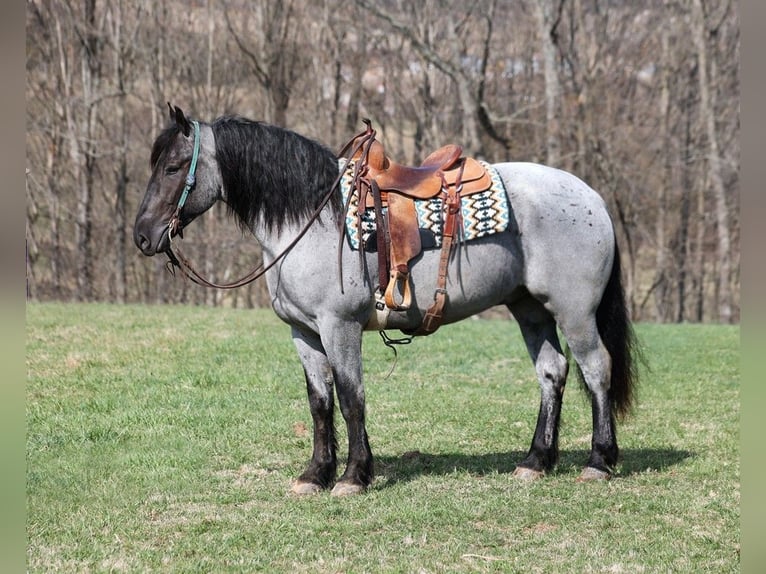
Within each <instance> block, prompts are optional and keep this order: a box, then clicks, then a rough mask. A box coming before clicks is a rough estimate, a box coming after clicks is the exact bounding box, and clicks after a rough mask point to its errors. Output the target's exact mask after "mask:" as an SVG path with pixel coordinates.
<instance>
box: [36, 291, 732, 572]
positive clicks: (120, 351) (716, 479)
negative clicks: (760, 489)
mask: <svg viewBox="0 0 766 574" xmlns="http://www.w3.org/2000/svg"><path fill="white" fill-rule="evenodd" d="M637 331H638V334H639V336H640V338H641V339H642V341H643V343H644V346H645V354H646V357H647V359H648V361H649V363H650V366H651V371H650V372H644V373H643V381H642V385H641V388H640V390H639V393H638V398H639V403H638V408H637V409H636V412H635V414H634V416H633V417H632V418H630V419H629V420H628V421H627V422H626V423H623V424H622V425H620V427H619V430H618V433H619V434H618V436H619V439H620V446H621V449H622V454H623V456H622V462H621V464H620V466H619V469H618V474H617V476H616V477H615V478H614V479H613V480H611V481H610V482H606V483H601V484H578V483H576V482H575V479H576V478H577V476H578V473H579V471H580V468H581V466H582V465H583V464H584V462H585V460H586V457H587V451H588V448H589V444H590V432H591V429H590V409H589V407H588V404H587V402H586V401H585V400H584V395H583V393H582V391H581V390H580V389H579V388H578V385H577V383H576V382H574V381H573V382H572V383H571V384H570V386H569V390H568V392H567V395H566V398H565V404H564V415H563V426H562V430H561V449H562V455H561V461H560V464H559V466H558V468H557V470H556V471H555V472H554V473H552V474H551V475H550V476H548V477H547V478H546V479H545V480H542V481H538V482H536V483H533V484H523V483H519V482H517V481H515V480H514V479H513V477H512V476H511V472H512V471H513V468H514V465H515V463H516V462H518V461H519V460H520V459H521V457H522V456H523V454H524V453H525V451H526V449H527V447H528V445H529V441H530V440H531V436H532V432H533V429H534V423H535V417H536V415H537V408H538V401H539V396H538V390H537V383H536V381H535V378H534V373H533V370H532V367H531V364H530V362H529V359H528V358H527V356H526V352H525V350H524V346H523V343H522V340H521V337H520V336H519V334H518V331H517V328H516V326H515V324H513V323H512V322H510V321H502V320H493V321H486V320H475V321H473V320H469V321H464V322H463V323H460V324H458V325H454V326H448V327H445V328H443V330H442V331H440V332H439V333H438V334H436V335H434V336H432V337H429V338H425V339H420V340H416V341H414V342H413V344H412V345H410V346H409V347H403V348H400V349H399V361H398V364H397V366H396V369H395V370H394V372H393V374H392V375H391V376H390V377H389V378H388V379H386V374H387V373H388V371H389V369H390V368H391V365H392V355H391V353H390V351H388V350H387V349H386V348H385V347H383V345H382V344H381V342H380V340H379V338H378V336H377V334H369V335H367V336H366V337H365V342H364V354H365V381H366V391H367V398H368V401H367V403H368V430H369V433H370V441H371V445H372V448H373V452H374V453H375V455H376V472H377V479H376V482H375V484H374V486H373V488H371V489H370V490H369V491H368V492H367V493H366V494H364V495H362V496H358V497H352V498H347V499H334V498H332V497H330V496H329V494H321V495H318V496H315V497H309V498H296V497H293V496H290V495H288V494H287V492H288V489H289V485H290V481H291V479H293V478H295V477H296V476H297V475H298V474H299V473H300V472H301V471H302V470H303V467H304V465H305V464H306V463H307V462H308V458H309V456H310V447H311V431H310V426H311V422H310V421H311V419H310V416H309V412H308V405H307V401H306V398H305V389H304V384H303V377H302V371H301V367H300V364H299V362H298V359H297V356H296V355H295V353H294V350H293V347H292V343H291V341H290V337H289V329H288V328H287V327H285V326H284V325H282V324H281V323H280V322H279V321H278V320H277V319H276V318H275V317H274V315H273V314H272V313H271V312H270V311H266V310H256V311H243V310H229V309H209V308H191V307H180V306H175V307H148V306H147V307H142V306H108V305H74V304H66V305H65V304H30V305H29V306H28V307H27V373H28V379H27V534H28V540H29V543H28V551H27V565H28V570H29V571H30V572H53V571H61V572H146V571H162V572H252V571H258V570H262V571H266V572H354V573H356V572H375V573H377V572H434V573H437V572H438V573H441V572H545V573H548V572H552V573H556V572H631V573H632V572H737V571H739V539H740V528H739V492H740V487H739V485H740V477H739V469H740V459H739V390H740V380H739V328H738V327H726V326H713V325H662V326H660V325H638V326H637ZM338 418H339V420H340V417H338ZM339 435H340V436H339V439H340V443H341V458H343V459H345V444H344V443H345V433H344V432H343V429H342V425H341V424H339Z"/></svg>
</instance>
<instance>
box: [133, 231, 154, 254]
mask: <svg viewBox="0 0 766 574" xmlns="http://www.w3.org/2000/svg"><path fill="white" fill-rule="evenodd" d="M134 239H135V242H136V247H138V248H139V249H140V250H141V251H143V252H144V253H146V252H147V251H149V247H151V244H152V242H151V240H150V239H149V238H148V237H147V236H146V235H144V234H143V233H136V235H135V237H134Z"/></svg>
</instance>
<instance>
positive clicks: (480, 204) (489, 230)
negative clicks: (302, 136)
mask: <svg viewBox="0 0 766 574" xmlns="http://www.w3.org/2000/svg"><path fill="white" fill-rule="evenodd" d="M478 163H479V164H481V166H482V167H483V168H484V169H485V170H486V173H487V174H489V177H490V179H491V184H490V186H489V188H488V189H486V190H483V191H479V192H474V193H471V194H465V195H461V197H460V204H461V205H460V214H461V217H460V219H461V221H462V225H461V227H460V229H459V240H460V241H471V240H473V239H478V238H480V237H486V236H488V235H492V234H494V233H501V232H503V231H506V230H507V229H508V225H509V222H510V209H511V208H510V203H509V201H508V195H507V193H506V190H505V186H504V185H503V181H502V180H501V179H500V175H499V174H498V173H497V171H496V170H495V169H494V168H493V167H492V166H491V165H490V164H489V163H487V162H485V161H481V160H479V161H478ZM338 164H339V169H342V170H343V176H342V178H341V182H340V189H341V194H342V196H343V204H344V205H346V203H347V202H348V196H349V193H350V192H351V189H352V183H353V173H354V167H355V161H354V160H349V159H345V158H341V159H339V160H338ZM414 201H415V210H416V212H417V217H418V227H419V228H420V230H421V235H422V234H423V233H425V235H427V236H429V237H432V238H433V241H428V242H426V243H424V244H423V248H424V249H437V248H440V247H441V245H442V230H443V228H444V200H443V199H442V197H441V195H437V196H436V197H432V198H430V199H415V200H414ZM371 203H372V202H371V200H370V201H367V202H366V205H365V207H364V210H363V212H362V214H361V216H362V217H361V229H359V228H358V225H357V223H358V221H359V220H358V219H357V215H358V213H359V198H358V196H357V195H356V194H354V195H353V196H352V198H351V201H350V203H349V204H348V211H347V212H346V225H345V227H346V235H347V237H348V241H349V244H350V245H351V248H352V249H354V250H358V249H360V248H362V249H364V248H366V247H367V246H368V243H369V239H370V236H371V235H372V234H373V233H374V232H375V231H376V229H377V226H376V219H375V209H374V208H373V206H372V204H371ZM387 209H388V207H387V205H386V204H385V202H384V205H383V213H386V212H387ZM373 247H374V243H373Z"/></svg>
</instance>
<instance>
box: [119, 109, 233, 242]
mask: <svg viewBox="0 0 766 574" xmlns="http://www.w3.org/2000/svg"><path fill="white" fill-rule="evenodd" d="M168 107H169V108H170V119H171V124H170V126H169V127H167V128H166V129H165V130H163V132H162V133H161V134H160V135H159V136H158V137H157V139H156V140H155V142H154V145H153V146H152V155H151V166H152V176H151V178H150V179H149V184H148V185H147V188H146V194H145V195H144V199H143V200H142V201H141V205H140V206H139V208H138V213H137V214H136V223H135V226H134V228H133V240H134V241H135V243H136V246H137V247H138V248H139V249H140V250H141V251H142V252H143V254H144V255H154V254H155V253H157V252H164V251H166V250H167V249H168V247H169V245H170V239H171V233H172V234H173V235H175V234H178V233H180V232H181V230H182V229H183V228H184V227H185V226H186V225H188V224H189V223H190V222H191V221H192V220H193V219H194V218H195V217H197V216H198V215H201V214H202V213H204V212H205V211H207V210H208V209H210V207H212V206H213V204H214V203H215V202H216V200H217V199H219V198H220V196H221V186H222V184H221V174H220V170H219V168H218V164H217V163H216V159H215V141H214V138H213V131H212V129H211V127H210V126H209V125H207V124H200V123H197V122H194V121H191V120H189V119H188V118H187V117H186V116H185V115H184V112H183V110H181V109H180V108H179V107H177V106H176V107H173V106H171V105H170V104H168ZM171 224H172V231H171Z"/></svg>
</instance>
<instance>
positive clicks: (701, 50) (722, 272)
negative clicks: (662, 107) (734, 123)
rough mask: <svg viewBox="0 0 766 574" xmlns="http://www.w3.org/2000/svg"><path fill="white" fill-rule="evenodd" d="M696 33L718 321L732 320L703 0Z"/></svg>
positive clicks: (696, 9) (695, 14)
mask: <svg viewBox="0 0 766 574" xmlns="http://www.w3.org/2000/svg"><path fill="white" fill-rule="evenodd" d="M691 4H692V36H693V40H694V47H695V50H696V52H697V62H698V66H699V71H698V75H697V78H698V80H699V98H700V104H699V105H700V116H701V120H702V122H703V126H704V130H705V134H706V136H707V149H706V156H707V167H708V177H709V178H710V186H711V188H712V192H713V200H714V205H715V211H714V213H715V222H716V235H717V240H718V241H717V245H716V257H717V260H718V266H719V267H718V280H717V283H718V284H717V289H718V309H717V313H718V320H719V321H721V322H723V323H731V321H732V316H733V313H732V293H731V230H730V227H729V219H730V217H729V207H728V205H727V203H726V189H725V188H724V184H723V176H722V174H721V171H722V170H721V155H720V151H719V145H718V134H717V132H716V125H715V119H716V118H715V103H714V101H713V98H714V96H715V91H714V90H713V89H711V88H712V86H711V82H710V80H709V78H710V76H709V70H708V66H709V63H708V60H709V58H708V46H707V36H708V33H707V26H706V24H705V12H704V9H703V6H702V0H692V3H691Z"/></svg>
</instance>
